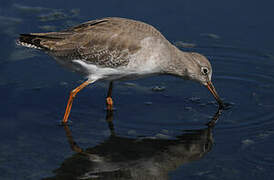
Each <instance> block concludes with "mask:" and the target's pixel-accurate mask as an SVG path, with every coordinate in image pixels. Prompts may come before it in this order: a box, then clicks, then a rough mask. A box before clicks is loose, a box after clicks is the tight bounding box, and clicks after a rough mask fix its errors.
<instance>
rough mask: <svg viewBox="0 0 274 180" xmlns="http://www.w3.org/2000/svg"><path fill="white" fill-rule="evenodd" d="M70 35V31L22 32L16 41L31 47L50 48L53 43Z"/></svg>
mask: <svg viewBox="0 0 274 180" xmlns="http://www.w3.org/2000/svg"><path fill="white" fill-rule="evenodd" d="M68 35H69V34H68V33H58V32H50V33H31V34H20V36H19V38H18V39H17V41H16V43H17V44H18V45H21V46H25V47H29V48H34V49H41V50H50V49H51V46H52V45H53V44H56V42H58V41H60V40H62V39H64V38H65V37H66V36H68Z"/></svg>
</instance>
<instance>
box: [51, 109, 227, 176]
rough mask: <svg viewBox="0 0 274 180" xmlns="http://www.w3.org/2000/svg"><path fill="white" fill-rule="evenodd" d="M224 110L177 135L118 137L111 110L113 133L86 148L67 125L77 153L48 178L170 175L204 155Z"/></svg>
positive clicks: (69, 139) (109, 115)
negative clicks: (93, 145)
mask: <svg viewBox="0 0 274 180" xmlns="http://www.w3.org/2000/svg"><path fill="white" fill-rule="evenodd" d="M221 112H222V110H218V112H217V113H216V114H215V116H214V117H213V118H212V120H211V121H210V122H209V123H208V126H207V128H204V129H198V130H187V131H183V133H182V134H181V135H179V136H177V137H176V139H151V138H127V137H119V136H117V135H115V131H114V126H113V123H112V119H113V113H112V112H108V113H107V116H106V121H107V122H108V124H109V129H110V131H111V135H110V137H109V138H108V139H107V140H105V141H104V142H103V143H101V144H98V145H97V146H95V147H91V148H87V149H86V150H84V149H82V148H81V147H79V146H78V145H77V143H76V142H75V141H74V140H73V136H72V133H71V131H70V128H69V126H67V125H66V126H64V129H65V132H66V135H67V139H68V142H69V144H70V146H71V149H72V150H73V151H75V152H77V153H76V154H74V155H73V156H72V157H69V158H67V159H66V160H65V161H64V162H63V163H62V165H61V167H60V168H58V169H56V170H55V173H56V176H54V177H51V178H49V179H149V180H152V179H157V180H159V179H168V173H169V172H170V171H172V170H175V169H176V168H178V167H179V166H181V165H182V164H184V163H188V162H191V161H195V160H199V159H201V158H202V157H203V156H205V155H206V154H207V153H208V152H209V151H210V150H211V148H212V145H213V133H212V130H213V127H214V125H215V123H216V121H217V120H218V118H219V116H220V115H221Z"/></svg>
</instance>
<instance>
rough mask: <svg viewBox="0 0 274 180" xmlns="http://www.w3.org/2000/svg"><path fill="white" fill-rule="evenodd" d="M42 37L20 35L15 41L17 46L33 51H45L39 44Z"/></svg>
mask: <svg viewBox="0 0 274 180" xmlns="http://www.w3.org/2000/svg"><path fill="white" fill-rule="evenodd" d="M42 38H43V37H40V36H37V35H33V34H20V36H19V38H18V39H17V41H16V42H17V44H18V45H21V46H25V47H29V48H34V49H47V48H46V47H44V46H43V45H42V44H41V40H42Z"/></svg>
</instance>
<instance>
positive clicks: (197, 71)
mask: <svg viewBox="0 0 274 180" xmlns="http://www.w3.org/2000/svg"><path fill="white" fill-rule="evenodd" d="M17 42H18V44H20V45H22V46H26V47H29V48H36V49H39V50H43V51H45V52H47V53H48V54H50V55H52V56H53V57H55V59H56V60H57V62H59V63H60V64H61V65H64V66H65V67H68V68H70V69H71V70H73V71H76V72H80V73H81V74H84V75H86V77H87V79H88V80H87V81H85V82H84V83H82V84H81V85H80V86H78V87H77V88H75V89H74V90H73V91H71V94H70V97H69V100H68V103H67V108H66V111H65V114H64V117H63V122H64V123H66V122H67V120H68V117H69V114H70V110H71V105H72V102H73V99H74V97H75V96H76V94H77V93H78V92H79V91H80V90H81V89H83V88H84V87H85V86H87V85H88V84H91V83H94V82H95V81H97V80H101V79H105V80H110V81H111V83H110V86H109V91H108V96H107V99H106V102H107V109H108V110H112V105H113V101H112V98H111V92H112V81H114V80H121V79H130V78H139V77H144V76H149V75H156V74H168V75H174V76H179V77H181V78H185V79H191V80H194V81H198V82H200V83H201V84H203V85H205V86H206V87H207V88H208V89H209V90H210V92H211V93H212V94H213V95H214V97H215V99H216V100H217V102H218V103H219V105H220V107H223V103H222V101H221V99H220V97H219V95H218V94H217V92H216V90H215V88H214V86H213V84H212V83H211V76H212V68H211V65H210V63H209V61H208V60H207V59H206V57H204V56H203V55H201V54H198V53H188V52H183V51H181V50H179V49H178V48H177V47H175V46H173V45H172V44H171V43H170V42H169V41H168V40H167V39H166V38H165V37H164V36H163V35H162V34H161V33H160V32H159V31H158V30H157V29H155V28H154V27H153V26H151V25H149V24H146V23H143V22H140V21H135V20H130V19H125V18H104V19H98V20H93V21H88V22H86V23H83V24H80V25H78V26H74V27H72V28H69V29H66V30H63V31H60V32H49V33H31V34H21V35H20V37H19V39H18V41H17Z"/></svg>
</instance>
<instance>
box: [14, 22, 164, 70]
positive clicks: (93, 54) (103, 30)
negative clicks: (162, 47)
mask: <svg viewBox="0 0 274 180" xmlns="http://www.w3.org/2000/svg"><path fill="white" fill-rule="evenodd" d="M146 37H153V38H156V39H160V40H162V41H167V40H166V39H165V38H164V36H163V35H162V34H161V33H160V32H159V31H158V30H157V29H155V28H154V27H153V26H151V25H149V24H146V23H143V22H140V21H135V20H130V19H125V18H113V17H112V18H104V19H98V20H92V21H88V22H85V23H83V24H80V25H77V26H74V27H71V28H69V29H66V30H63V31H59V32H49V33H31V34H22V35H21V36H20V38H19V44H21V45H23V46H27V47H32V48H37V49H42V50H44V51H46V52H48V53H49V54H51V55H52V56H54V57H56V58H60V59H63V60H68V61H69V60H74V59H81V60H84V61H86V62H87V63H91V64H95V65H100V66H103V67H118V66H123V65H127V64H128V63H129V61H130V59H129V57H130V55H131V54H134V53H136V52H137V51H138V50H140V49H141V48H142V47H141V41H142V40H143V39H145V38H146ZM167 42H168V41H167Z"/></svg>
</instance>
